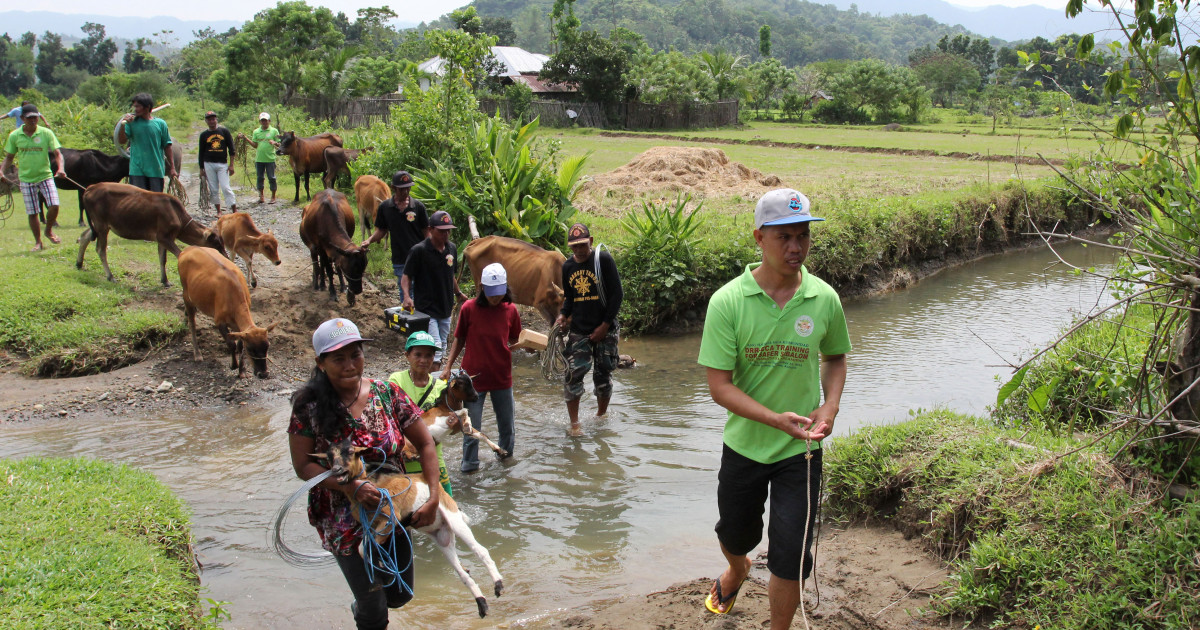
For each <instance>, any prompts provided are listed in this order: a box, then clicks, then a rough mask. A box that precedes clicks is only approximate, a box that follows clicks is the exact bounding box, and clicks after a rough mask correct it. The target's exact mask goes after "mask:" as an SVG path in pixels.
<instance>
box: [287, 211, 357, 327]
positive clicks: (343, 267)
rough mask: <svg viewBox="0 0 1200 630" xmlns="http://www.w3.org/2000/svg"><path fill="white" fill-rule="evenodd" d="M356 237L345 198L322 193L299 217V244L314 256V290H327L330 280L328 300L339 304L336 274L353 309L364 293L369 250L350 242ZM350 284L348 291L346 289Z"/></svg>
mask: <svg viewBox="0 0 1200 630" xmlns="http://www.w3.org/2000/svg"><path fill="white" fill-rule="evenodd" d="M352 236H354V209H353V208H351V207H350V201H349V200H348V199H346V195H343V194H342V193H340V192H338V191H336V190H322V191H320V192H318V193H317V196H316V197H315V198H313V200H312V201H310V202H309V204H308V205H307V206H304V214H303V215H302V216H301V217H300V240H301V241H303V242H304V244H305V245H306V246H307V247H308V251H309V253H310V254H311V255H312V265H313V290H314V291H317V290H320V289H323V288H324V287H325V279H326V278H329V299H331V300H333V301H334V302H337V293H336V292H335V291H334V288H333V270H334V268H335V267H336V268H337V275H338V279H339V280H340V281H341V284H342V289H343V290H345V291H346V302H348V303H349V304H350V306H354V296H355V295H358V294H359V293H362V280H363V274H365V273H366V271H367V250H366V248H362V249H360V248H359V247H358V245H357V244H355V243H354V241H353V240H351V238H350V237H352ZM347 281H349V288H347V286H346V285H347Z"/></svg>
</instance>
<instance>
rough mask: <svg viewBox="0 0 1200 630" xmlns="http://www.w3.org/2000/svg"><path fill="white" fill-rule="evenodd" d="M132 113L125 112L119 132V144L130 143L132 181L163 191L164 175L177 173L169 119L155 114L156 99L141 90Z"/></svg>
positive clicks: (143, 187) (135, 99) (145, 188)
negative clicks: (168, 127) (157, 116)
mask: <svg viewBox="0 0 1200 630" xmlns="http://www.w3.org/2000/svg"><path fill="white" fill-rule="evenodd" d="M131 103H132V104H133V113H132V114H125V116H124V117H123V118H121V122H123V123H125V124H123V125H121V126H120V128H119V131H118V132H117V142H118V143H119V144H125V143H126V142H128V143H129V183H130V184H132V185H134V186H137V187H138V188H141V189H142V190H149V191H152V192H162V191H163V184H164V181H165V178H167V177H175V175H176V173H175V158H174V156H172V155H171V132H170V130H168V129H167V121H165V120H163V119H161V118H155V117H154V113H153V111H152V110H153V109H154V99H153V98H151V97H150V95H149V94H146V93H145V92H142V93H140V94H138V95H136V96H134V97H133V100H132V101H131Z"/></svg>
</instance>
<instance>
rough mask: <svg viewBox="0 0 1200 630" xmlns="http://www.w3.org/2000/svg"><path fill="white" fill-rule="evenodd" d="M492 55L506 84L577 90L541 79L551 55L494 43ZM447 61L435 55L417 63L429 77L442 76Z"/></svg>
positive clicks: (546, 92)
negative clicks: (540, 75)
mask: <svg viewBox="0 0 1200 630" xmlns="http://www.w3.org/2000/svg"><path fill="white" fill-rule="evenodd" d="M492 56H494V57H495V58H496V60H497V61H499V62H500V66H501V67H502V68H503V70H502V71H501V72H500V73H499V74H498V75H496V76H499V77H501V82H502V83H504V84H505V85H508V84H511V83H517V82H521V83H524V84H526V85H528V86H529V87H530V89H532V90H533V93H534V94H537V95H540V96H543V97H549V96H552V95H560V94H571V95H573V94H575V93H576V92H578V89H577V88H576V87H575V86H574V85H570V84H566V85H564V84H559V83H547V82H544V81H542V80H541V79H538V73H539V72H541V71H542V66H544V65H546V62H547V61H549V60H550V57H548V56H546V55H542V54H539V53H531V52H529V51H528V50H525V49H524V48H518V47H516V46H492ZM445 66H446V61H445V60H444V59H442V58H441V57H434V58H433V59H429V60H427V61H424V62H422V63H421V64H420V65H419V66H417V67H418V68H419V69H420V70H421V71H422V72H424V73H427V75H428V76H433V77H440V76H442V74H444V73H445ZM429 81H430V80H429V79H428V78H423V79H421V89H422V90H428V89H429Z"/></svg>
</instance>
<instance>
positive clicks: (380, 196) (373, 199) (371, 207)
mask: <svg viewBox="0 0 1200 630" xmlns="http://www.w3.org/2000/svg"><path fill="white" fill-rule="evenodd" d="M391 196H392V189H391V188H389V187H388V185H387V184H386V183H385V182H384V181H383V180H382V179H379V178H378V177H375V176H374V175H363V176H362V177H359V178H358V179H357V180H355V181H354V201H355V203H356V204H357V205H358V216H359V218H361V219H362V222H363V234H366V235H370V234H371V231H372V230H373V229H374V227H375V213H376V212H378V211H379V204H381V203H383V202H385V201H387V200H388V199H390V198H391Z"/></svg>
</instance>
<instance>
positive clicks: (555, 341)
mask: <svg viewBox="0 0 1200 630" xmlns="http://www.w3.org/2000/svg"><path fill="white" fill-rule="evenodd" d="M566 336H567V335H566V333H565V332H564V331H563V330H561V329H560V330H552V331H550V334H549V335H548V338H547V339H546V349H545V350H543V351H541V352H540V353H538V363H539V364H540V365H541V366H542V378H544V379H546V380H547V381H550V382H554V381H561V380H562V379H563V375H564V374H566V373H567V356H566V354H565V350H566V341H565V339H566Z"/></svg>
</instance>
